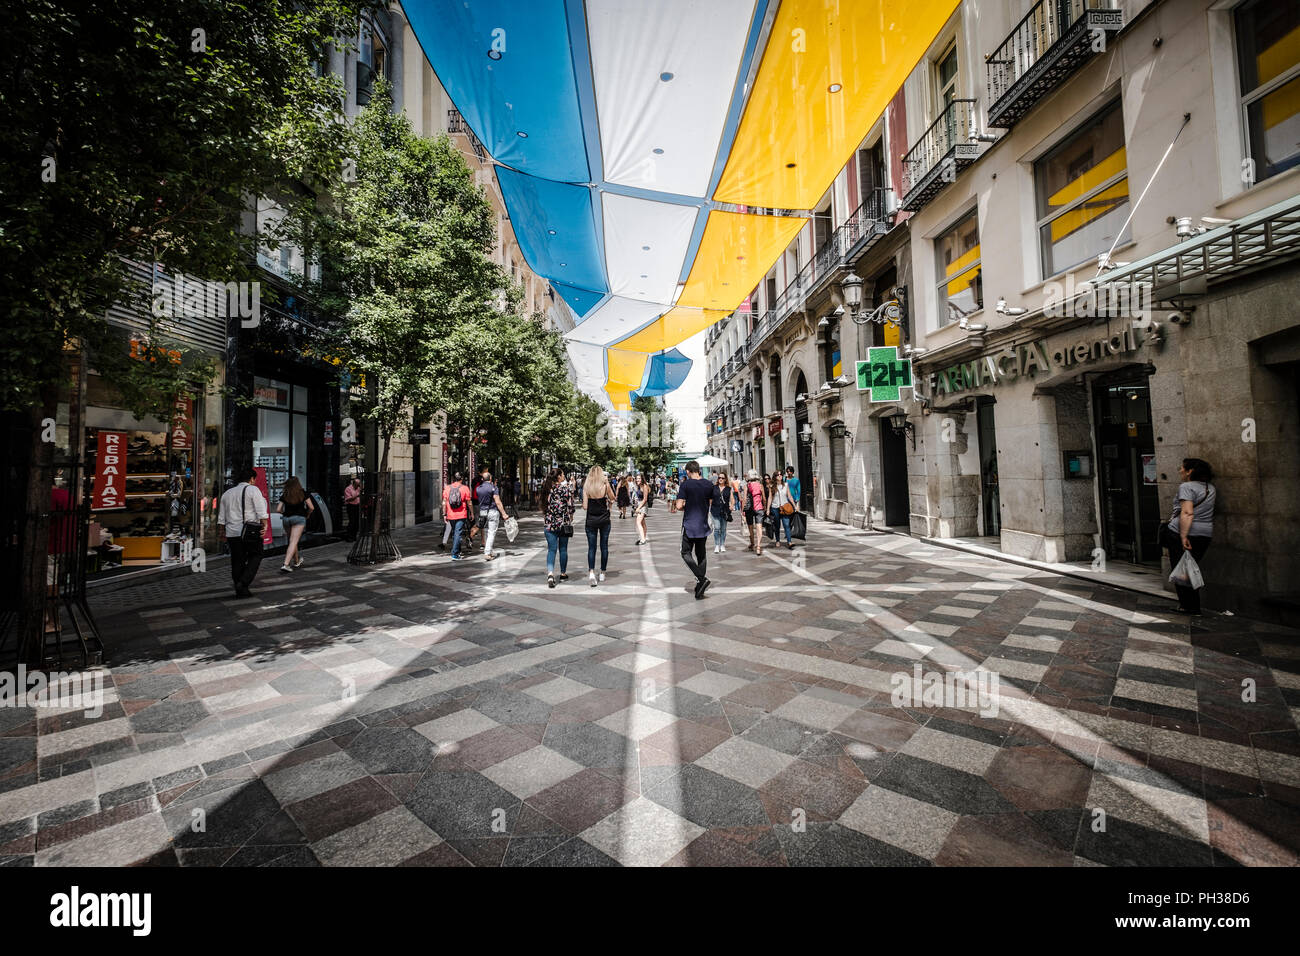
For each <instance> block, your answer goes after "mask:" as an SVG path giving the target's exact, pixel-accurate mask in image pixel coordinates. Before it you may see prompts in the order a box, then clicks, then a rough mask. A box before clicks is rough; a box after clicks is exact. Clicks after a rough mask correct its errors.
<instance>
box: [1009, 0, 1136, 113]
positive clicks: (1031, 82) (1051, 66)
mask: <svg viewBox="0 0 1300 956" xmlns="http://www.w3.org/2000/svg"><path fill="white" fill-rule="evenodd" d="M1123 26H1124V14H1123V12H1122V11H1120V10H1117V9H1115V2H1114V0H1039V2H1038V3H1036V4H1034V6H1033V7H1032V8H1031V9H1030V11H1029V13H1028V14H1026V15H1025V18H1024V19H1023V20H1021V21H1020V22H1019V23H1018V24H1016V27H1015V29H1014V30H1012V31H1011V34H1010V35H1009V36H1008V37H1007V38H1006V39H1005V40H1004V41H1002V45H1001V46H999V47H998V48H997V49H996V50H994V51H993V52H992V53H990V54H989V55H988V56H987V57H986V58H985V63H986V65H987V66H986V69H987V70H988V88H989V100H990V102H991V103H992V106H990V107H989V126H996V127H998V128H999V129H1010V128H1011V127H1012V126H1014V125H1015V124H1016V123H1017V122H1019V120H1020V119H1021V118H1022V117H1023V116H1024V115H1025V114H1026V113H1028V112H1029V111H1030V110H1032V109H1033V108H1034V107H1035V106H1037V105H1038V103H1039V102H1041V101H1042V99H1043V98H1044V97H1045V96H1047V95H1048V94H1050V93H1051V92H1052V91H1053V90H1055V89H1056V88H1058V87H1059V86H1060V85H1061V84H1062V83H1064V82H1065V81H1066V80H1067V79H1069V78H1070V76H1072V75H1073V74H1074V73H1075V72H1077V71H1078V70H1079V69H1080V68H1081V67H1082V66H1083V65H1084V64H1085V63H1087V62H1088V61H1089V60H1090V59H1092V58H1093V57H1094V56H1096V55H1097V54H1098V53H1101V52H1102V51H1104V50H1105V49H1106V38H1107V35H1108V34H1111V33H1115V32H1117V31H1119V29H1120V28H1121V27H1123Z"/></svg>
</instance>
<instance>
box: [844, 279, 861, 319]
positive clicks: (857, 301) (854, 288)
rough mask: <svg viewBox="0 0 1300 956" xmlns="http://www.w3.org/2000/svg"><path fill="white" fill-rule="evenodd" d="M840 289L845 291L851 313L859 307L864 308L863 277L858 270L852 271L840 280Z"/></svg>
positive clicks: (846, 303) (846, 302)
mask: <svg viewBox="0 0 1300 956" xmlns="http://www.w3.org/2000/svg"><path fill="white" fill-rule="evenodd" d="M840 291H841V292H843V293H844V304H845V305H846V306H847V307H848V310H849V313H850V314H855V313H856V312H857V311H858V309H860V308H862V277H861V276H860V275H858V274H857V273H856V272H850V273H849V274H848V275H846V276H845V277H844V278H843V279H841V280H840Z"/></svg>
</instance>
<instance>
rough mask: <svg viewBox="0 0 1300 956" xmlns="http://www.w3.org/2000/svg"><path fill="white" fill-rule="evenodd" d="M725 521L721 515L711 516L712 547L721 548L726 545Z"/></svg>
mask: <svg viewBox="0 0 1300 956" xmlns="http://www.w3.org/2000/svg"><path fill="white" fill-rule="evenodd" d="M727 523H728V522H727V519H726V518H723V517H722V516H721V515H714V516H713V546H714V547H716V548H721V547H722V546H723V545H725V544H726V543H727Z"/></svg>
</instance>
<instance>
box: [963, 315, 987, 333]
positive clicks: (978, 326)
mask: <svg viewBox="0 0 1300 956" xmlns="http://www.w3.org/2000/svg"><path fill="white" fill-rule="evenodd" d="M957 328H959V329H961V330H962V331H963V332H987V331H988V330H989V327H988V326H987V325H985V324H984V323H983V322H971V321H970V320H969V319H967V318H966V316H964V315H963V316H962V317H961V321H960V322H958V323H957Z"/></svg>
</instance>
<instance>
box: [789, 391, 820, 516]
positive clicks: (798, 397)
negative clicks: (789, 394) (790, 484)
mask: <svg viewBox="0 0 1300 956" xmlns="http://www.w3.org/2000/svg"><path fill="white" fill-rule="evenodd" d="M805 433H807V435H808V436H809V437H807V438H805V437H804V435H805ZM811 436H812V429H811V426H810V424H809V421H808V380H807V379H806V378H804V374H803V372H802V371H799V373H798V376H797V377H796V378H795V383H794V441H795V461H794V466H795V474H796V475H797V476H798V477H799V492H800V494H799V507H800V508H802V509H803V510H804V511H812V509H813V503H814V502H815V501H816V498H815V497H814V493H813V481H812V479H813V466H812V441H811Z"/></svg>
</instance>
